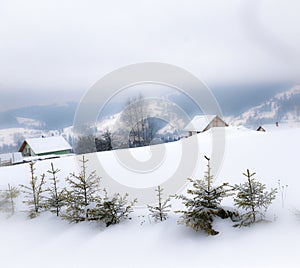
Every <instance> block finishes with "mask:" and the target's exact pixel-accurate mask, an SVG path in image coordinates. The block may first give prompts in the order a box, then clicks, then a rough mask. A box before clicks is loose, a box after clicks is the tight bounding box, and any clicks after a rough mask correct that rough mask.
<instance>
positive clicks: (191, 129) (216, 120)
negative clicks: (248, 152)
mask: <svg viewBox="0 0 300 268" xmlns="http://www.w3.org/2000/svg"><path fill="white" fill-rule="evenodd" d="M214 127H228V124H227V123H226V122H225V121H224V120H222V119H221V118H220V117H219V116H218V115H197V116H195V117H194V118H193V120H192V121H191V122H190V123H189V124H188V125H187V126H186V127H185V128H184V129H183V131H182V134H183V136H184V137H190V136H192V135H196V134H198V133H201V132H204V131H207V130H209V129H211V128H214Z"/></svg>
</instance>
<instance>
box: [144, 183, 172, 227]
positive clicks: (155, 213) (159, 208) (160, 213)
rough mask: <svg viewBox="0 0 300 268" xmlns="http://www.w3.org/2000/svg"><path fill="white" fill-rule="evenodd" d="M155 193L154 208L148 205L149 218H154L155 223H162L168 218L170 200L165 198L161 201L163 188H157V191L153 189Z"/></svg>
mask: <svg viewBox="0 0 300 268" xmlns="http://www.w3.org/2000/svg"><path fill="white" fill-rule="evenodd" d="M155 191H156V192H157V199H158V204H157V205H156V206H150V205H148V209H149V211H150V216H151V217H152V218H154V220H155V221H164V220H166V219H167V218H168V213H169V212H170V208H171V204H169V203H170V198H167V199H166V200H164V201H163V198H162V192H163V188H161V187H160V186H157V189H155Z"/></svg>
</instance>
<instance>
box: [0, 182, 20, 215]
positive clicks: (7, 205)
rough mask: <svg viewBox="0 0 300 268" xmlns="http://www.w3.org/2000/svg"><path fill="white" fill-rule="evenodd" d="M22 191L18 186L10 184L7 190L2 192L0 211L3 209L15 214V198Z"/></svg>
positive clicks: (0, 194) (0, 195) (0, 193)
mask: <svg viewBox="0 0 300 268" xmlns="http://www.w3.org/2000/svg"><path fill="white" fill-rule="evenodd" d="M19 194H20V191H19V189H18V188H17V187H14V186H11V185H10V184H8V188H7V190H4V191H1V192H0V211H1V210H3V211H5V212H7V213H9V214H10V216H12V215H14V214H15V209H16V206H15V201H14V200H15V199H16V198H17V197H18V196H19Z"/></svg>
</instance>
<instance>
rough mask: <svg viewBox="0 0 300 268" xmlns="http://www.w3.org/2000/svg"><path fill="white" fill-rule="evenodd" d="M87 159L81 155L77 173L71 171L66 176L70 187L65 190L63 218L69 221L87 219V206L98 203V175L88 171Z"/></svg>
mask: <svg viewBox="0 0 300 268" xmlns="http://www.w3.org/2000/svg"><path fill="white" fill-rule="evenodd" d="M88 161H89V160H88V159H85V156H84V155H83V156H82V160H80V162H81V164H82V165H81V171H80V173H79V174H75V173H71V174H70V177H68V178H66V181H67V182H68V183H69V186H70V189H69V190H66V199H65V201H66V212H65V214H64V215H63V218H64V219H66V220H68V221H69V222H81V221H87V220H89V210H90V209H89V206H91V205H92V204H95V203H98V202H99V201H100V197H99V194H98V193H99V185H100V177H98V176H97V174H96V171H95V170H94V171H92V172H90V173H88V171H87V162H88Z"/></svg>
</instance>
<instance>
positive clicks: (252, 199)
mask: <svg viewBox="0 0 300 268" xmlns="http://www.w3.org/2000/svg"><path fill="white" fill-rule="evenodd" d="M255 174H256V173H251V172H250V171H249V169H247V171H246V173H243V175H244V176H245V177H246V178H247V181H246V182H245V183H243V184H236V185H235V186H234V190H235V191H237V194H236V197H235V198H234V203H235V205H236V206H237V207H238V208H242V209H244V210H246V211H247V212H246V213H244V214H242V215H241V219H240V223H239V224H236V225H234V226H235V227H237V226H239V227H241V226H249V225H251V224H253V223H255V222H258V221H262V220H263V219H264V218H265V212H266V211H267V209H268V207H269V205H270V204H271V203H272V201H273V200H274V199H275V198H276V194H277V189H276V188H275V189H271V191H270V192H268V191H266V185H265V184H263V183H261V182H259V181H256V180H255V179H254V176H255Z"/></svg>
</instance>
